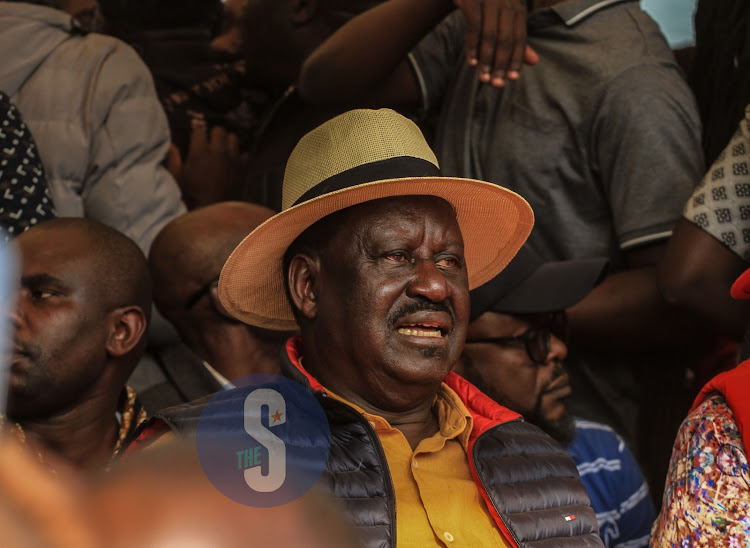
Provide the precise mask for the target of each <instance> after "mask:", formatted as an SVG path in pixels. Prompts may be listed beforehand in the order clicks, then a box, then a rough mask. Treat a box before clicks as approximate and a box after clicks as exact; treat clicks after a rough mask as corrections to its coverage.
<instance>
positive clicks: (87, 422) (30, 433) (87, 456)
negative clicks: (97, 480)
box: [9, 397, 120, 469]
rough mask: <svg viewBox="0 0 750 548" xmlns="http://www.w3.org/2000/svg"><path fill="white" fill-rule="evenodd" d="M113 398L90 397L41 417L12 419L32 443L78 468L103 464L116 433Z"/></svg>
mask: <svg viewBox="0 0 750 548" xmlns="http://www.w3.org/2000/svg"><path fill="white" fill-rule="evenodd" d="M117 402H118V398H117V397H110V398H104V397H92V398H88V399H86V400H85V401H84V402H83V403H81V405H79V406H76V407H74V408H72V409H69V410H66V411H64V412H61V413H57V414H54V415H52V416H50V417H46V418H41V419H18V420H16V419H14V418H13V417H9V419H10V420H12V421H15V422H18V424H19V425H20V426H21V428H22V429H23V434H24V436H25V438H26V440H27V442H29V443H30V444H31V445H32V446H35V447H37V448H39V449H40V451H42V452H43V453H44V452H46V451H51V452H53V453H55V454H56V455H57V456H58V457H61V458H62V459H64V460H65V461H67V462H69V463H71V464H72V465H73V466H75V467H77V468H82V469H95V468H101V467H103V466H105V465H106V464H107V463H108V462H109V460H110V459H111V458H112V454H113V451H114V448H115V445H116V443H117V438H118V435H119V430H120V428H119V424H118V423H117V418H116V416H115V412H116V411H117Z"/></svg>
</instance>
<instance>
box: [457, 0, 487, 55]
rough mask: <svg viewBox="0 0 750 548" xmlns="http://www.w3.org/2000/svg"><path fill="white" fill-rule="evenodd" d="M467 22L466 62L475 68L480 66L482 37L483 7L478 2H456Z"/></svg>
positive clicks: (470, 0)
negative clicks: (480, 41)
mask: <svg viewBox="0 0 750 548" xmlns="http://www.w3.org/2000/svg"><path fill="white" fill-rule="evenodd" d="M456 6H457V7H458V8H459V9H460V10H461V12H462V13H463V15H464V20H465V21H466V62H467V63H469V65H470V66H472V67H475V66H477V65H478V64H479V52H478V48H479V40H480V38H481V36H482V7H481V4H480V2H479V1H478V0H456Z"/></svg>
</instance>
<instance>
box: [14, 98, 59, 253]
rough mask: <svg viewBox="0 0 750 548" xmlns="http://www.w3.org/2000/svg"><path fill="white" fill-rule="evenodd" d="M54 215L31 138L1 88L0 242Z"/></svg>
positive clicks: (45, 181)
mask: <svg viewBox="0 0 750 548" xmlns="http://www.w3.org/2000/svg"><path fill="white" fill-rule="evenodd" d="M54 216H55V210H54V207H53V206H52V197H51V196H50V192H49V188H48V187H47V179H46V178H45V175H44V167H43V166H42V161H41V159H40V158H39V152H38V151H37V148H36V143H35V142H34V138H33V137H32V136H31V132H30V131H29V128H27V127H26V124H25V123H24V122H23V120H22V119H21V114H20V113H19V112H18V109H17V108H16V106H15V105H14V104H13V103H11V102H10V99H9V98H8V96H7V95H5V94H4V93H2V92H0V243H3V242H4V241H9V240H10V239H11V238H13V237H15V236H18V235H19V234H20V233H21V232H23V231H25V230H28V229H29V228H31V227H32V226H34V225H35V224H37V223H40V222H42V221H45V220H47V219H51V218H53V217H54Z"/></svg>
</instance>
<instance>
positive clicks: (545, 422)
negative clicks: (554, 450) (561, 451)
mask: <svg viewBox="0 0 750 548" xmlns="http://www.w3.org/2000/svg"><path fill="white" fill-rule="evenodd" d="M527 420H528V421H529V422H530V423H532V424H535V425H536V426H538V427H539V428H541V429H542V430H544V432H545V433H547V434H548V435H549V436H550V437H551V438H552V439H554V440H555V441H556V442H557V443H559V444H560V445H562V446H563V447H567V446H568V445H570V444H571V443H572V442H573V440H574V439H575V437H576V424H575V421H574V420H573V417H572V415H569V414H567V413H566V414H565V415H564V416H563V417H562V418H559V419H556V420H549V419H546V418H544V417H527Z"/></svg>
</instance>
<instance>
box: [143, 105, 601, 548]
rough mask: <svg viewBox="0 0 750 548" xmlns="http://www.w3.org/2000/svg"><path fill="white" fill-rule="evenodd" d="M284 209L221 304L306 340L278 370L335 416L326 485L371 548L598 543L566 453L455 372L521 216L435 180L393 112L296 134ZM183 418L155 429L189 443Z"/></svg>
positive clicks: (505, 194)
mask: <svg viewBox="0 0 750 548" xmlns="http://www.w3.org/2000/svg"><path fill="white" fill-rule="evenodd" d="M283 196H284V200H283V202H284V204H283V210H282V212H281V213H279V214H278V215H276V216H274V217H272V218H271V219H269V220H268V221H266V222H265V223H264V224H262V225H261V226H259V227H258V228H257V229H256V230H254V231H253V232H252V233H250V234H249V235H248V236H247V237H246V238H245V239H244V240H243V241H242V243H240V244H239V246H238V247H237V248H236V249H235V251H234V252H233V254H232V255H231V256H230V257H229V259H228V260H227V262H226V264H225V265H224V269H223V270H222V274H221V278H220V280H219V297H220V299H221V302H222V304H223V305H224V307H225V309H226V310H227V311H228V312H229V313H230V314H232V315H234V316H235V317H237V318H238V319H241V320H242V321H245V322H247V323H250V324H253V325H256V326H260V327H264V328H271V329H292V328H293V327H295V325H298V326H299V329H300V336H299V337H296V338H292V339H290V340H289V342H288V343H287V346H286V351H285V352H283V353H282V358H281V370H282V372H283V374H284V375H285V376H286V377H288V378H291V379H293V380H296V381H297V382H299V383H301V384H302V385H303V386H305V387H306V388H307V390H309V391H310V392H312V393H313V394H314V395H315V397H316V399H317V401H318V402H319V403H320V405H321V406H322V408H323V410H324V411H325V415H326V417H327V420H328V423H329V426H330V432H331V451H330V454H329V456H328V462H327V465H326V470H325V471H324V472H323V478H322V480H323V481H321V482H320V484H321V485H323V486H325V488H326V489H328V490H329V492H330V493H331V494H332V495H334V496H335V497H336V498H337V499H340V500H341V501H342V502H343V507H344V508H345V510H346V512H347V514H348V515H349V517H350V518H351V519H352V521H353V523H354V524H355V525H356V526H357V527H358V529H359V530H360V532H361V539H362V542H363V545H365V546H396V545H397V544H398V545H400V546H435V545H438V546H519V547H520V546H531V545H536V543H537V542H538V543H544V545H545V546H552V545H554V546H556V547H568V546H570V547H573V546H575V547H586V546H601V541H600V540H599V538H598V536H597V528H596V519H595V517H594V514H593V512H592V510H591V509H590V507H589V505H588V497H587V495H586V492H585V489H584V487H583V486H582V485H581V483H580V481H579V478H578V474H577V471H576V469H575V466H574V464H573V462H572V460H570V458H569V457H568V456H567V455H566V454H565V452H564V450H563V448H562V447H560V446H559V445H557V444H556V443H555V442H554V441H552V439H551V438H549V437H548V436H547V435H546V434H544V433H543V432H542V431H541V430H539V429H537V428H536V427H534V426H532V425H529V424H527V423H525V422H523V421H522V420H521V419H520V416H519V415H518V414H517V413H514V412H512V411H510V410H508V409H506V408H504V407H501V406H499V405H497V404H495V403H494V402H493V401H491V400H490V399H489V398H488V397H486V396H485V395H483V394H482V393H481V392H479V391H478V390H476V389H475V388H474V387H473V386H472V385H470V384H469V383H468V382H466V381H465V380H463V379H462V378H460V377H459V376H457V375H456V374H454V373H451V369H452V368H453V366H454V364H455V363H456V361H457V360H458V358H459V355H460V354H461V350H462V348H463V344H464V338H465V334H466V327H467V323H468V318H469V288H473V287H476V286H479V285H481V284H483V283H484V282H486V281H488V280H490V279H491V278H493V277H494V276H495V275H496V274H497V273H498V272H500V271H501V270H502V269H503V267H505V265H506V264H507V263H508V262H509V261H510V260H511V258H512V257H513V255H514V254H515V253H516V251H517V250H518V249H519V247H520V246H521V245H522V244H523V242H524V240H525V239H526V237H527V236H528V234H529V232H530V231H531V228H532V225H533V214H532V212H531V209H530V207H529V206H528V204H527V203H526V202H525V201H524V200H523V199H522V198H521V197H520V196H518V195H516V194H514V193H513V192H510V191H508V190H506V189H504V188H502V187H499V186H497V185H492V184H488V183H485V182H482V181H475V180H469V179H457V178H448V177H442V176H441V175H440V171H439V169H438V166H437V161H436V159H435V156H434V154H433V153H432V151H431V150H430V149H429V148H428V146H427V144H426V143H425V141H424V138H423V137H422V135H421V133H420V132H419V130H418V129H417V127H416V125H414V124H413V123H412V122H410V121H409V120H407V119H406V118H403V117H402V116H400V115H398V114H396V113H395V112H393V111H390V110H379V111H370V110H356V111H351V112H348V113H345V114H343V115H341V116H338V117H336V118H334V119H333V120H330V121H328V122H326V123H325V124H323V125H322V126H320V127H319V128H317V129H315V130H313V131H312V132H310V133H309V134H307V135H306V136H305V137H303V138H302V140H301V141H300V143H299V144H298V145H297V147H296V148H295V150H294V152H293V153H292V155H291V157H290V159H289V162H288V164H287V169H286V173H285V178H284V189H283ZM187 406H188V407H182V408H176V409H175V408H173V409H172V410H168V411H167V412H164V413H162V414H161V415H160V417H159V418H161V419H162V420H163V423H162V427H163V425H164V424H167V425H169V426H171V427H172V428H173V429H174V430H176V431H177V432H178V433H184V432H185V431H186V430H188V429H189V428H190V425H191V424H194V417H195V414H196V409H195V408H196V407H198V406H196V405H193V406H192V409H191V408H190V404H187ZM269 412H270V411H269ZM191 418H192V420H191ZM151 426H152V427H156V426H157V425H155V424H153V423H152V425H151ZM147 432H148V431H146V432H145V433H144V434H147ZM142 437H143V436H142ZM546 543H550V544H546Z"/></svg>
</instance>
